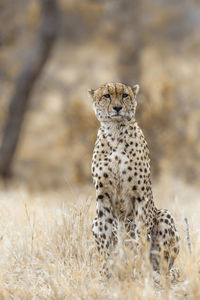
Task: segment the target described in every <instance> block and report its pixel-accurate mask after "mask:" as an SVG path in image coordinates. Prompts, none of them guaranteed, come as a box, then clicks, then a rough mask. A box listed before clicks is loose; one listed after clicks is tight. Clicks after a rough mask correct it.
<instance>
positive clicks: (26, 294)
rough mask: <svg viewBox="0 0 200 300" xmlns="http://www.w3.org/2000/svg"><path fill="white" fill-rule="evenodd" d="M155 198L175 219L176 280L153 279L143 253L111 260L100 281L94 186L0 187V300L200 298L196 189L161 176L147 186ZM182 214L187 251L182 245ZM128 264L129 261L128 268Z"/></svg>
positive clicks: (199, 244) (199, 252)
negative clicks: (177, 243)
mask: <svg viewBox="0 0 200 300" xmlns="http://www.w3.org/2000/svg"><path fill="white" fill-rule="evenodd" d="M154 195H155V198H156V200H155V201H156V203H157V205H158V206H159V207H163V208H167V209H169V210H170V211H171V212H172V213H173V215H174V216H175V218H176V222H177V227H178V230H179V232H180V236H181V251H180V255H179V256H178V259H177V261H176V264H175V267H177V268H178V269H179V272H180V279H179V282H178V283H176V284H171V283H170V281H169V280H168V279H167V278H161V285H160V287H156V286H155V285H154V282H153V277H152V275H153V274H152V270H151V267H150V264H149V261H148V259H147V257H148V254H147V253H142V256H140V257H134V256H133V255H131V254H130V253H129V254H128V255H129V256H127V257H126V258H125V260H126V262H127V261H128V264H127V265H126V267H125V268H124V260H123V259H122V261H120V260H119V261H117V262H116V274H115V275H114V276H113V277H111V278H110V279H107V280H100V276H99V270H100V262H99V256H98V253H97V251H96V248H95V244H94V240H93V237H92V233H91V223H92V219H93V217H94V215H95V198H94V189H93V188H92V187H91V186H85V187H80V188H79V187H70V186H67V185H66V187H64V188H63V189H60V190H56V191H54V192H52V191H49V192H48V191H45V192H42V191H40V192H38V193H36V192H34V193H33V192H30V189H28V188H27V187H25V186H23V185H21V186H19V184H13V185H12V186H9V187H7V188H6V187H3V185H2V186H1V192H0V212H1V217H0V299H76V300H78V299H138V300H140V299H149V300H151V299H200V284H199V279H200V234H199V228H200V218H199V208H200V205H199V203H198V198H199V193H198V190H195V189H194V188H191V187H189V186H186V185H185V184H183V183H181V182H178V181H177V180H173V179H171V180H170V179H169V177H166V178H165V179H162V180H161V181H160V182H159V183H158V184H156V185H155V187H154ZM184 217H187V218H188V222H189V227H190V238H191V243H192V254H191V255H190V254H189V251H188V247H187V243H186V231H185V227H184ZM133 265H134V267H132V266H133Z"/></svg>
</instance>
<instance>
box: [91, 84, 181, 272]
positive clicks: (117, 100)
mask: <svg viewBox="0 0 200 300" xmlns="http://www.w3.org/2000/svg"><path fill="white" fill-rule="evenodd" d="M138 91H139V85H134V86H132V87H131V86H128V85H125V84H122V83H106V84H104V85H102V86H101V87H99V88H97V89H96V90H94V89H91V90H89V91H88V92H89V94H90V96H91V97H92V99H93V108H94V111H95V114H96V117H97V119H98V120H99V122H100V128H99V130H98V135H97V140H96V143H95V148H94V152H93V159H92V176H93V182H94V185H95V189H96V214H97V215H96V217H95V218H94V221H93V226H92V230H93V234H94V237H95V241H96V245H97V248H98V250H99V252H100V257H101V260H102V262H103V269H104V270H106V269H108V268H106V262H107V261H108V258H109V257H110V255H111V254H112V251H113V249H114V247H115V245H116V243H117V242H118V238H117V232H118V230H119V227H120V228H121V226H119V224H123V226H124V228H125V232H126V233H127V234H128V236H129V237H130V238H132V239H134V240H136V241H137V243H139V242H140V240H141V234H142V233H143V234H145V239H147V241H148V242H149V243H150V246H149V248H150V254H149V258H150V262H151V265H152V267H153V270H155V271H156V272H158V273H159V272H160V269H161V261H162V258H164V261H165V264H167V270H168V271H169V272H170V269H171V268H172V266H173V263H174V260H175V259H176V257H177V255H178V253H179V235H178V232H177V230H176V227H175V224H174V219H173V217H172V216H171V214H170V213H169V211H167V210H165V209H157V208H156V206H155V205H154V201H153V193H152V185H151V179H150V159H149V149H148V146H147V142H146V140H145V137H144V135H143V132H142V130H141V129H140V127H139V126H138V124H137V122H136V120H135V111H136V106H137V101H136V96H137V94H138ZM105 272H106V271H105Z"/></svg>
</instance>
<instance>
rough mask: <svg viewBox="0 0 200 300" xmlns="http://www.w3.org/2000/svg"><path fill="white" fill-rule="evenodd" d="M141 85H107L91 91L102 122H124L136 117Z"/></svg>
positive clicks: (97, 114) (96, 111) (98, 117)
mask: <svg viewBox="0 0 200 300" xmlns="http://www.w3.org/2000/svg"><path fill="white" fill-rule="evenodd" d="M138 91H139V85H134V86H133V87H130V86H128V85H125V84H122V83H106V84H104V85H102V86H101V87H99V88H98V89H96V90H93V89H91V90H89V91H88V92H89V94H90V96H92V99H93V108H94V111H95V114H96V116H97V119H98V120H99V121H100V122H122V121H123V120H131V119H132V118H133V117H134V116H135V110H136V105H137V102H136V95H137V93H138Z"/></svg>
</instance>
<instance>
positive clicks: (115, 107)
mask: <svg viewBox="0 0 200 300" xmlns="http://www.w3.org/2000/svg"><path fill="white" fill-rule="evenodd" d="M113 109H114V110H116V112H119V111H120V110H121V109H122V106H121V105H116V106H113Z"/></svg>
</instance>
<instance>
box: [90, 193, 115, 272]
mask: <svg viewBox="0 0 200 300" xmlns="http://www.w3.org/2000/svg"><path fill="white" fill-rule="evenodd" d="M106 198H107V196H106V195H105V194H104V195H103V194H99V195H98V197H97V216H96V217H95V218H94V221H93V225H92V231H93V234H94V236H95V241H96V245H97V248H98V250H99V252H100V257H101V262H102V267H103V273H104V274H106V275H107V276H109V270H108V266H107V262H108V259H109V257H110V255H111V252H112V249H113V246H114V244H115V242H116V241H115V237H114V234H113V232H114V230H113V229H114V216H113V212H112V207H111V205H110V202H109V201H108V199H106Z"/></svg>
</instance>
